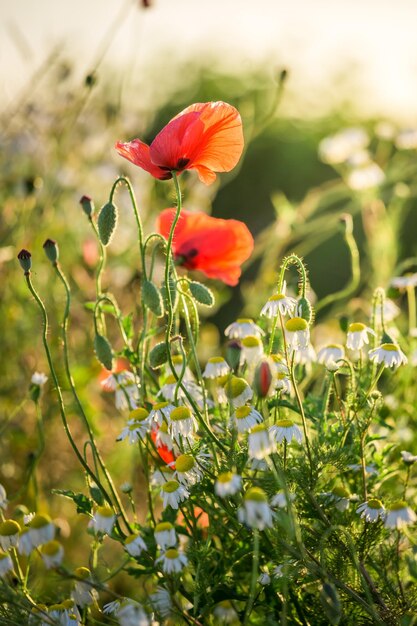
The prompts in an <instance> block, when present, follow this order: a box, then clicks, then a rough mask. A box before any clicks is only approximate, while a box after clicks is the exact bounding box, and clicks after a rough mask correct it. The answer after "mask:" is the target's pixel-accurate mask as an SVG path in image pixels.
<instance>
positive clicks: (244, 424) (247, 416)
mask: <svg viewBox="0 0 417 626" xmlns="http://www.w3.org/2000/svg"><path fill="white" fill-rule="evenodd" d="M262 421H263V418H262V415H261V414H260V413H259V411H257V410H256V409H254V408H253V407H252V406H246V405H245V406H239V407H237V409H236V410H235V412H234V413H233V415H232V423H233V424H234V425H235V426H236V428H237V431H238V433H244V432H246V431H248V430H250V429H251V428H253V426H255V425H256V424H260V423H261V422H262Z"/></svg>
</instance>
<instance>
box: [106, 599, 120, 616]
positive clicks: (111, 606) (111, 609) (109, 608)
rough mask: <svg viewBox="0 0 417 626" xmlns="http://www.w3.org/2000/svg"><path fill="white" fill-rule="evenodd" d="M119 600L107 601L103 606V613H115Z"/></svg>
mask: <svg viewBox="0 0 417 626" xmlns="http://www.w3.org/2000/svg"><path fill="white" fill-rule="evenodd" d="M120 604H121V602H120V600H113V601H112V602H107V604H105V605H104V606H103V613H104V614H105V615H114V614H115V613H117V610H118V608H119V607H120Z"/></svg>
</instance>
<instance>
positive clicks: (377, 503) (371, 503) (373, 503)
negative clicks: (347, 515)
mask: <svg viewBox="0 0 417 626" xmlns="http://www.w3.org/2000/svg"><path fill="white" fill-rule="evenodd" d="M368 507H369V508H370V509H382V502H381V500H378V499H377V498H371V499H370V500H368Z"/></svg>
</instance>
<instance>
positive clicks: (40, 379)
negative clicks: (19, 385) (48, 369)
mask: <svg viewBox="0 0 417 626" xmlns="http://www.w3.org/2000/svg"><path fill="white" fill-rule="evenodd" d="M47 380H48V377H47V375H46V374H43V373H42V372H35V373H34V374H33V375H32V378H31V379H30V382H31V383H32V385H37V386H38V387H43V386H44V384H45V383H46V381H47Z"/></svg>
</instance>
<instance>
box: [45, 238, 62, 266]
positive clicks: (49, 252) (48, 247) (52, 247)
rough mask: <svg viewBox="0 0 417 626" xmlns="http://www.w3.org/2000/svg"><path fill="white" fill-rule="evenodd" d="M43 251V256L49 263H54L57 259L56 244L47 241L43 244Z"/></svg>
mask: <svg viewBox="0 0 417 626" xmlns="http://www.w3.org/2000/svg"><path fill="white" fill-rule="evenodd" d="M43 249H44V250H45V254H46V256H47V257H48V259H49V260H50V261H51V263H56V262H57V261H58V258H59V249H58V244H57V242H56V241H54V240H53V239H47V240H46V241H45V243H44V244H43Z"/></svg>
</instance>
